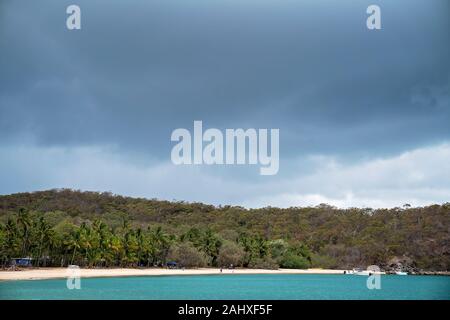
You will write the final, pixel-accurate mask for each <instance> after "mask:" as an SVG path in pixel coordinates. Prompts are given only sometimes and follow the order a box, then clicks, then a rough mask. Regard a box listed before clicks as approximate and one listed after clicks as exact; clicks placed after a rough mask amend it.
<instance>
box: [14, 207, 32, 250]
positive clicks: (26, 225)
mask: <svg viewBox="0 0 450 320" xmlns="http://www.w3.org/2000/svg"><path fill="white" fill-rule="evenodd" d="M17 224H18V225H20V226H21V227H22V241H23V242H22V256H26V255H27V250H28V242H29V230H30V228H31V220H30V216H29V214H28V212H27V211H25V209H24V208H20V209H19V213H18V215H17Z"/></svg>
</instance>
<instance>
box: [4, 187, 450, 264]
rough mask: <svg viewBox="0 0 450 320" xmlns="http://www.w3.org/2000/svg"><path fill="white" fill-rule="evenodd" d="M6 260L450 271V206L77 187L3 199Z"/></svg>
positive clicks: (42, 262) (52, 262) (449, 204)
mask: <svg viewBox="0 0 450 320" xmlns="http://www.w3.org/2000/svg"><path fill="white" fill-rule="evenodd" d="M0 255H1V259H2V261H3V264H4V265H6V264H7V262H8V261H9V259H10V258H12V257H19V256H31V257H33V258H34V259H35V264H36V265H44V264H45V265H67V264H71V263H77V264H80V265H86V266H114V265H119V266H138V265H160V264H164V263H166V262H167V261H171V260H175V261H177V262H178V263H180V264H182V265H184V266H205V265H212V266H222V265H229V264H233V265H237V266H245V267H265V268H276V267H278V266H281V267H286V268H306V267H324V268H352V267H356V266H360V267H366V266H368V265H372V264H375V265H378V266H380V267H382V268H385V269H387V270H389V269H392V268H396V267H398V266H402V267H403V268H406V269H408V270H416V271H418V270H431V271H434V270H435V271H438V270H441V271H444V270H449V266H450V203H446V204H443V205H432V206H427V207H419V208H411V207H409V206H408V205H405V206H404V207H402V208H393V209H377V210H373V209H370V208H362V209H360V208H351V209H338V208H335V207H332V206H329V205H325V204H323V205H320V206H317V207H306V208H300V207H293V208H288V209H280V208H272V207H267V208H262V209H245V208H242V207H236V206H219V207H215V206H212V205H206V204H202V203H186V202H170V201H160V200H156V199H151V200H148V199H140V198H130V197H122V196H117V195H113V194H111V193H97V192H81V191H74V190H69V189H62V190H49V191H39V192H32V193H19V194H12V195H4V196H0Z"/></svg>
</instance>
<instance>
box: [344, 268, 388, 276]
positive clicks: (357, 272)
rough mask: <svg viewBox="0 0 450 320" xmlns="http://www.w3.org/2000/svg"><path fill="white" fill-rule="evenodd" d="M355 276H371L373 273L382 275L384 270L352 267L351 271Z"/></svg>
mask: <svg viewBox="0 0 450 320" xmlns="http://www.w3.org/2000/svg"><path fill="white" fill-rule="evenodd" d="M352 274H354V275H356V276H371V275H374V274H378V275H382V274H386V272H383V271H377V270H363V269H353V273H352Z"/></svg>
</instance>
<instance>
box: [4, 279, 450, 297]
mask: <svg viewBox="0 0 450 320" xmlns="http://www.w3.org/2000/svg"><path fill="white" fill-rule="evenodd" d="M366 280H367V277H365V276H355V275H207V276H153V277H120V278H86V279H81V289H80V290H76V289H74V290H69V289H67V287H66V280H65V279H57V280H30V281H4V282H0V299H408V300H409V299H441V300H450V277H445V276H395V275H383V276H381V289H379V290H376V289H374V290H369V289H367V286H366Z"/></svg>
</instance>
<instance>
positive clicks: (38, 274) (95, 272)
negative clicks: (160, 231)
mask: <svg viewBox="0 0 450 320" xmlns="http://www.w3.org/2000/svg"><path fill="white" fill-rule="evenodd" d="M344 271H345V270H335V269H276V270H269V269H232V270H230V269H223V271H222V272H220V269H218V268H198V269H185V270H183V269H165V268H148V269H133V268H113V269H83V268H80V277H81V278H108V277H133V276H182V275H227V274H229V275H233V274H244V275H245V274H344ZM68 275H69V273H68V270H67V268H39V269H30V270H16V271H0V281H14V280H44V279H61V278H67V277H68Z"/></svg>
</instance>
